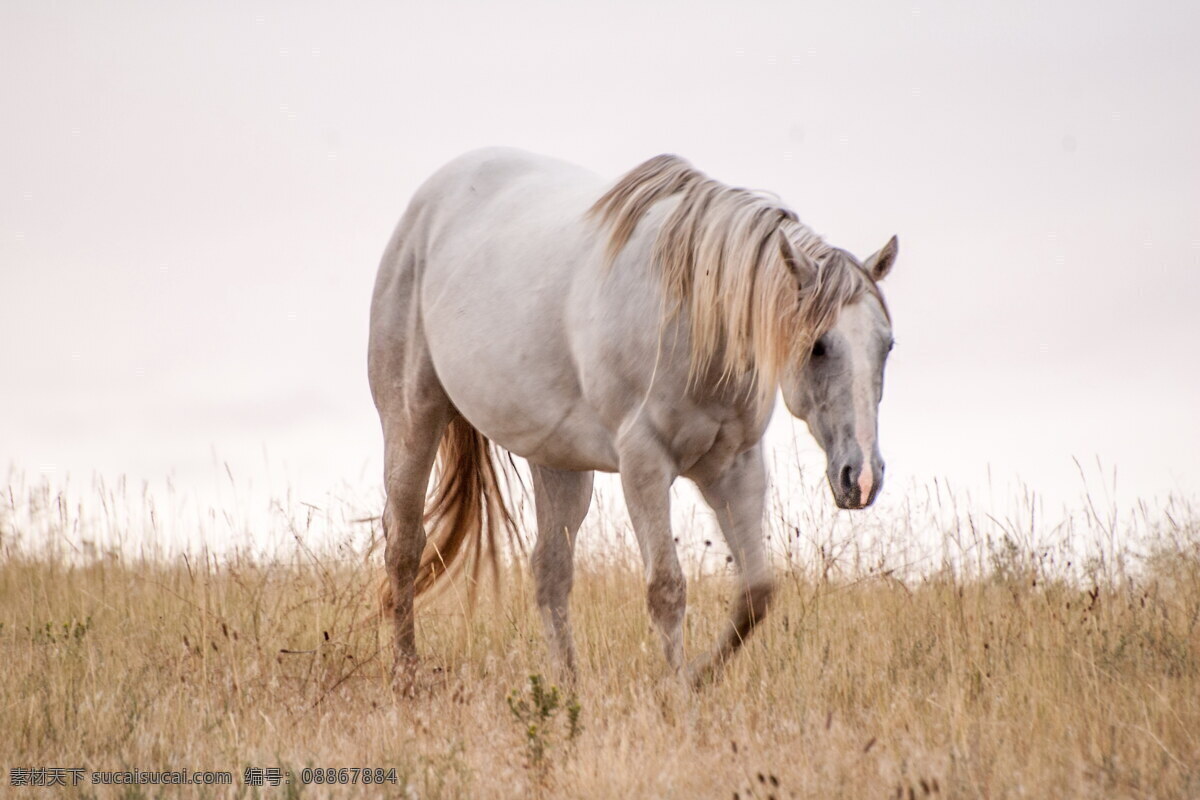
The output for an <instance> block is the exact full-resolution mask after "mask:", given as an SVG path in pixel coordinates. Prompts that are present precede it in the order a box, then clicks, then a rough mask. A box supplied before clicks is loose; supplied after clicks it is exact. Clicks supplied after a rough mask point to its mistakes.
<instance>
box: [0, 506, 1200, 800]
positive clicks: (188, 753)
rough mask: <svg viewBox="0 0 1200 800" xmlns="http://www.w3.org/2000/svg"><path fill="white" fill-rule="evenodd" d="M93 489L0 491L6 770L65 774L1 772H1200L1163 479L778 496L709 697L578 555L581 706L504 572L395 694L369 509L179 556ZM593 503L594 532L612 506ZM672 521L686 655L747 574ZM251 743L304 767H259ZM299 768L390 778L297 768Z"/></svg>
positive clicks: (418, 785) (1184, 603) (996, 792)
mask: <svg viewBox="0 0 1200 800" xmlns="http://www.w3.org/2000/svg"><path fill="white" fill-rule="evenodd" d="M104 491H105V492H107V497H106V498H105V500H104V502H103V503H100V504H98V505H95V504H94V507H93V510H92V511H91V512H88V513H84V512H83V511H81V510H80V508H81V506H80V507H77V506H74V505H72V503H71V502H69V501H67V500H64V498H63V496H62V495H59V494H56V493H55V492H54V491H52V490H50V489H48V488H47V487H44V486H42V487H39V486H37V485H33V486H28V485H21V486H18V487H17V489H12V488H10V490H9V492H8V495H7V498H6V500H5V503H4V508H3V511H0V657H2V658H0V664H2V668H0V767H3V768H4V770H5V771H4V772H3V774H0V781H2V782H3V783H2V788H0V794H9V795H12V796H20V797H33V796H43V795H44V794H48V793H49V792H51V791H53V790H46V789H17V788H13V787H12V786H11V785H10V773H11V770H12V769H13V768H20V767H38V766H42V767H83V768H85V769H87V770H122V769H142V770H152V769H174V770H178V769H184V768H186V769H189V770H192V771H197V770H227V771H230V772H232V773H233V774H234V786H233V787H224V788H217V787H192V788H190V789H188V790H186V791H185V792H182V793H185V794H190V795H196V796H208V797H225V796H246V797H250V796H263V797H267V796H279V797H285V796H286V797H294V796H299V797H324V796H328V795H341V794H343V793H345V794H363V795H367V796H390V797H429V798H436V797H528V796H548V797H549V796H554V797H597V798H600V797H604V798H608V797H721V798H730V797H739V798H749V797H756V798H766V797H778V798H784V797H822V798H824V797H855V798H858V797H880V798H886V797H893V798H894V797H901V798H912V797H947V798H950V797H987V798H1004V797H1038V798H1047V797H1200V516H1197V515H1196V514H1195V513H1194V510H1193V509H1192V508H1191V507H1190V506H1188V505H1186V504H1182V503H1179V502H1173V503H1169V504H1164V505H1162V506H1160V507H1158V508H1156V509H1146V508H1143V509H1141V510H1140V512H1138V511H1137V510H1135V514H1134V516H1135V517H1137V518H1138V520H1140V521H1137V522H1136V524H1135V523H1133V522H1129V521H1126V520H1123V519H1122V518H1121V517H1120V515H1112V516H1110V515H1108V514H1106V513H1103V512H1098V511H1097V510H1096V509H1095V508H1094V506H1093V508H1092V510H1091V511H1086V510H1085V511H1084V512H1083V514H1082V515H1081V516H1080V517H1079V518H1078V519H1076V520H1075V522H1073V523H1070V524H1067V525H1062V524H1060V525H1058V526H1049V527H1048V529H1047V528H1039V522H1038V521H1037V520H1036V519H1034V520H1033V521H1032V522H1030V521H1028V520H1026V521H1025V522H1021V521H1003V522H1001V521H997V520H990V521H989V520H986V519H985V520H984V521H983V522H980V521H979V519H977V518H976V517H975V516H974V514H973V513H968V512H964V513H959V511H958V510H955V512H954V513H953V514H950V515H942V516H940V517H939V516H938V513H936V511H937V509H938V508H942V509H943V510H944V506H945V505H946V504H948V503H949V501H948V500H947V501H941V500H937V499H936V498H937V497H938V496H939V492H940V490H939V489H934V490H932V491H931V492H930V493H929V495H928V497H930V498H934V499H935V502H934V504H933V505H921V504H920V503H917V504H910V505H909V506H907V510H905V507H901V508H899V509H896V508H893V509H892V510H891V511H887V512H882V511H881V512H880V513H879V514H878V515H876V516H874V517H867V518H865V519H868V520H870V521H871V522H870V525H869V526H868V527H870V526H874V527H872V528H871V529H870V530H867V529H862V530H858V529H846V528H844V527H839V525H841V524H842V523H840V522H839V520H843V519H845V518H846V515H833V514H829V515H827V516H825V517H820V518H817V517H804V516H803V515H800V516H797V515H796V514H795V512H793V511H792V510H790V509H789V508H787V507H786V506H787V504H785V503H780V502H777V503H776V505H775V508H774V509H773V511H772V520H773V521H772V526H771V532H772V533H771V535H772V541H773V543H774V550H775V551H776V552H775V555H776V564H777V569H778V574H779V580H780V586H779V593H778V599H777V602H776V604H775V606H774V607H773V609H772V614H771V616H770V617H769V618H768V620H767V621H766V623H765V624H764V625H763V626H762V627H761V628H760V630H759V632H758V633H757V634H756V635H755V637H754V638H753V639H752V640H751V642H750V643H749V644H748V646H747V647H746V648H745V650H744V651H743V653H742V654H741V655H740V656H739V657H738V658H737V659H736V660H735V661H734V662H733V663H732V664H731V666H730V668H729V670H728V671H727V673H726V674H725V676H724V679H723V680H722V681H721V682H720V683H718V684H717V685H715V686H712V687H710V688H708V689H706V690H704V691H701V692H698V693H691V692H690V691H688V690H686V689H684V688H682V687H681V686H680V685H679V684H678V682H676V681H674V680H672V678H671V677H670V676H668V675H667V674H666V671H665V666H664V663H663V659H662V657H661V654H660V652H659V648H658V645H657V640H656V638H655V636H654V635H653V633H652V632H651V630H650V627H649V622H648V619H647V615H646V613H645V604H644V594H643V589H642V586H641V580H640V577H639V573H638V571H637V568H636V564H635V563H633V562H632V561H631V560H630V559H629V558H627V557H625V556H624V555H622V552H621V551H620V550H619V548H618V549H617V550H610V551H607V552H600V551H597V550H593V551H592V552H590V553H589V554H585V555H584V556H583V557H582V559H581V561H582V563H581V564H580V569H579V576H578V581H577V584H576V591H575V594H574V596H573V606H572V607H573V613H574V615H575V627H576V635H577V638H578V645H579V656H580V666H581V675H580V680H579V683H578V685H577V687H576V688H577V691H576V693H575V695H574V700H575V701H576V702H577V704H578V705H577V713H578V717H577V719H576V720H574V722H575V723H576V724H573V719H572V717H573V716H574V713H573V711H572V699H573V698H572V697H571V696H570V695H569V694H568V693H567V692H566V691H565V690H563V691H561V692H560V693H559V696H558V697H557V698H554V697H553V696H552V695H550V694H549V688H548V685H549V684H551V683H553V682H554V681H555V677H554V676H553V675H550V674H548V673H547V670H546V649H545V646H544V644H543V642H542V638H541V631H540V626H539V623H538V621H537V616H536V613H535V612H534V609H533V600H532V591H531V588H532V587H531V586H530V584H529V580H528V578H527V576H526V573H525V572H524V571H523V570H521V569H518V568H516V567H513V568H511V569H510V570H509V571H508V574H507V585H506V588H505V591H504V593H503V595H502V596H500V597H499V598H498V599H497V598H495V597H494V596H492V595H489V594H488V593H486V592H484V593H482V594H481V597H482V602H481V605H480V607H479V608H478V609H477V610H476V612H475V613H474V614H473V615H468V614H467V613H466V609H465V608H464V601H463V600H462V593H461V592H456V591H450V592H447V593H446V594H444V595H443V596H441V597H440V598H438V599H437V600H436V601H434V602H432V603H430V604H427V606H426V607H425V608H424V609H423V610H422V611H421V615H420V618H419V622H418V635H419V643H420V646H421V650H422V652H423V653H424V654H425V660H424V662H423V664H422V666H421V668H420V673H419V678H418V681H417V684H416V687H415V690H414V691H412V692H409V693H405V692H399V691H396V690H394V689H393V688H392V686H391V684H390V682H389V680H388V676H389V667H390V655H389V652H388V648H387V641H388V639H387V635H388V631H387V630H386V629H384V628H381V627H380V626H379V625H378V624H377V621H376V620H375V619H374V618H373V616H372V615H373V614H374V613H375V611H376V605H375V603H376V599H375V598H376V595H375V591H374V590H375V587H376V585H377V582H378V567H377V556H373V555H370V554H368V551H369V549H370V548H369V546H368V540H369V539H370V536H371V532H372V530H373V528H374V526H373V524H372V522H371V521H370V520H365V521H364V520H361V519H360V517H359V516H356V515H358V514H360V513H361V512H359V511H356V510H355V509H345V510H344V512H345V513H343V514H342V516H341V517H338V518H337V519H335V520H334V521H333V522H332V523H331V524H330V527H331V529H344V530H359V531H360V532H361V533H362V534H363V535H362V538H361V539H360V540H355V541H353V542H349V541H347V540H338V539H336V538H333V539H328V538H326V539H324V540H323V542H322V543H321V544H316V543H314V541H315V540H316V539H318V538H319V537H317V536H316V534H315V530H316V528H317V527H319V525H320V519H316V520H315V521H314V514H317V515H318V516H319V514H318V512H317V511H314V510H313V509H312V508H311V507H309V508H307V509H306V508H304V507H301V506H299V504H293V505H294V506H295V507H297V508H300V510H301V512H302V513H299V514H297V515H295V516H292V515H290V514H289V513H288V512H287V511H284V509H285V508H288V507H290V506H288V505H287V504H281V506H280V509H279V511H280V513H281V516H280V517H279V518H278V523H279V527H280V529H281V530H283V531H284V535H282V536H280V537H279V538H280V540H281V542H283V544H281V545H280V546H279V548H278V549H277V551H276V552H274V553H271V554H265V553H255V554H250V553H247V552H245V551H242V550H239V549H237V548H230V549H227V550H226V551H225V552H222V553H220V554H215V553H212V552H208V553H206V552H205V551H204V550H203V548H200V549H198V550H197V549H192V550H191V551H190V552H187V553H186V554H184V553H170V552H166V551H153V549H146V548H145V547H140V548H139V547H131V546H128V545H126V546H121V542H120V539H121V536H122V535H123V533H122V530H123V526H124V528H126V529H131V528H132V527H136V526H137V525H140V524H143V523H147V520H149V522H148V523H147V524H150V525H152V526H153V525H159V526H162V525H166V524H167V523H166V522H164V521H163V519H162V512H161V511H158V510H155V509H150V511H153V512H154V513H150V511H147V512H146V513H141V512H138V511H136V509H135V511H134V512H131V511H130V510H129V506H130V505H132V506H135V507H136V506H138V504H139V503H142V504H143V511H145V510H146V509H145V508H144V504H145V503H146V502H148V501H146V500H145V498H144V497H142V496H140V495H139V494H138V493H136V492H132V493H129V492H127V493H125V494H124V495H123V494H122V493H120V492H113V491H111V490H107V489H106V490H104ZM102 493H103V492H102ZM813 497H814V500H813V502H816V503H824V498H823V497H822V496H821V495H820V494H819V492H816V493H814V496H813ZM123 504H124V505H123ZM826 505H827V503H826ZM318 511H319V510H318ZM327 511H328V510H326V512H322V513H327ZM155 514H157V517H158V518H157V520H155ZM1138 514H1140V516H1138ZM201 516H203V515H201ZM335 516H336V515H335ZM601 517H602V518H601V519H600V520H599V521H598V522H593V523H591V524H590V527H589V529H588V530H587V531H585V534H584V535H585V537H592V538H599V537H601V536H603V535H604V533H605V531H604V529H605V528H609V529H615V528H619V527H620V526H621V524H622V523H621V522H620V520H619V519H617V518H616V517H615V516H614V517H608V516H604V515H601ZM210 519H211V518H210ZM326 519H327V521H328V514H327V517H326ZM355 519H359V520H360V521H359V522H357V523H355V522H353V520H355ZM852 519H864V518H852ZM948 519H949V520H951V521H949V522H948V521H947V520H948ZM1130 519H1132V517H1131V518H1130ZM176 522H177V523H178V521H176ZM854 524H858V523H854ZM106 525H107V526H108V527H107V528H106V527H105V526H106ZM356 525H357V527H355V526H356ZM99 530H103V531H106V533H103V534H98V533H96V531H99ZM914 530H921V531H923V532H924V542H925V550H924V551H923V553H924V554H923V555H919V557H914V556H913V555H912V549H911V545H910V543H909V541H908V540H909V539H910V538H911V537H912V535H913V534H912V531H914ZM1039 530H1048V531H1049V533H1047V534H1039V533H1037V531H1039ZM888 531H891V532H892V534H891V537H890V538H888V537H887V536H886V535H885V534H886V533H887V532H888ZM126 532H128V531H126ZM1088 532H1093V533H1096V534H1097V535H1095V536H1093V537H1090V538H1088V537H1085V536H1084V534H1085V533H1088ZM276 533H278V531H276ZM610 533H611V534H612V536H616V537H617V538H618V539H620V538H621V537H622V536H623V537H624V538H625V539H627V538H628V532H627V531H625V532H624V533H621V534H620V536H617V533H619V532H613V531H610ZM93 534H95V535H94V536H93ZM89 537H91V538H89ZM114 537H115V539H114ZM881 537H882V538H881ZM610 538H611V537H610ZM863 541H870V542H873V543H874V544H872V545H871V547H869V548H865V549H864V546H863V545H862V542H863ZM288 542H290V544H288ZM684 545H685V547H686V549H687V552H688V563H689V570H690V572H691V580H690V584H689V593H690V603H691V604H690V608H689V612H688V617H687V641H688V646H689V648H690V649H691V650H692V652H696V651H697V649H698V648H700V647H704V646H706V645H707V644H708V643H709V642H710V641H711V639H712V638H713V637H714V636H715V635H716V633H717V631H718V630H719V628H720V626H721V625H722V623H723V619H724V607H725V604H726V602H727V601H728V599H729V595H730V592H731V591H732V583H731V580H730V576H729V575H728V574H727V573H726V568H725V566H724V558H723V557H722V556H721V555H720V553H719V547H718V545H716V544H715V543H714V544H710V545H705V544H704V542H703V540H696V541H688V540H685V541H684ZM531 675H536V676H540V677H541V679H542V680H543V683H542V684H541V685H540V686H536V687H535V686H531V683H530V676H531ZM535 690H537V691H542V692H543V694H542V695H540V696H538V697H535ZM247 767H262V768H268V767H279V768H282V769H284V770H287V771H289V772H290V775H291V780H292V783H291V784H290V785H288V786H282V787H279V788H270V787H266V788H263V789H261V790H259V789H252V788H249V787H246V786H245V785H243V777H244V770H245V769H246V768H247ZM305 767H386V768H393V767H394V768H395V770H396V774H397V782H396V784H395V785H391V784H385V785H383V786H372V787H363V786H358V787H348V788H344V789H342V788H335V789H331V788H330V787H328V786H318V785H309V786H303V785H301V784H300V782H299V781H300V777H301V770H303V769H304V768H305ZM58 791H59V792H60V793H62V794H66V795H77V796H102V797H109V796H112V797H116V796H120V797H158V796H163V797H171V796H176V795H177V794H179V793H181V791H180V790H178V789H173V788H163V787H154V786H142V787H120V788H118V787H95V786H91V785H88V784H84V785H81V786H79V787H77V788H75V789H70V788H68V789H63V790H58Z"/></svg>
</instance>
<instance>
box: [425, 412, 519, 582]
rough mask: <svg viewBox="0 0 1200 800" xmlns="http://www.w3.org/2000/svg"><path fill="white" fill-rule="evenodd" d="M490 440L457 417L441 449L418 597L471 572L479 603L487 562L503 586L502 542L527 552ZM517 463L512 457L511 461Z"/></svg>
mask: <svg viewBox="0 0 1200 800" xmlns="http://www.w3.org/2000/svg"><path fill="white" fill-rule="evenodd" d="M502 452H503V451H501V450H500V449H499V448H498V447H497V446H496V445H494V444H493V443H492V442H491V441H490V440H489V439H488V438H487V437H486V436H484V435H483V434H482V433H480V432H479V431H478V430H476V429H475V428H474V427H472V426H471V423H469V422H467V420H466V419H465V418H463V417H462V416H459V415H456V416H455V417H454V419H452V420H451V421H450V424H449V425H448V426H447V427H446V432H445V433H444V434H442V441H441V443H440V444H439V445H438V469H437V482H436V484H435V485H434V489H433V492H432V494H430V496H429V498H428V499H427V501H426V503H425V529H426V530H427V531H428V537H429V538H428V539H427V540H426V542H425V551H424V553H423V554H422V555H421V565H420V567H419V568H418V570H417V579H416V586H415V591H416V594H418V595H419V594H422V593H423V592H426V591H428V590H429V589H432V588H433V587H434V586H435V585H439V584H441V581H442V579H443V578H444V577H446V576H447V575H452V574H457V573H459V572H460V571H462V570H464V569H466V570H468V571H469V573H470V583H469V597H470V600H471V603H472V604H473V603H474V600H475V592H476V589H477V588H478V586H479V573H480V570H481V569H482V567H483V565H484V564H485V563H486V564H487V565H488V567H489V568H490V571H491V573H492V577H493V580H494V581H495V584H496V585H497V586H498V585H499V578H500V571H499V565H498V562H497V554H498V551H499V546H498V545H499V541H498V540H499V539H500V538H501V536H503V535H507V538H508V540H509V542H510V543H512V544H515V545H516V547H517V548H518V549H520V550H522V551H523V550H524V543H523V542H522V541H521V538H520V535H519V532H518V529H517V523H516V518H515V516H514V515H513V512H512V510H511V509H510V508H509V503H508V501H507V500H506V499H505V492H504V490H505V489H506V488H508V485H509V475H510V474H512V473H509V472H506V471H505V469H504V465H503V463H501V462H500V460H499V459H500V458H502V455H501V453H502ZM508 460H509V464H510V465H511V464H512V456H511V455H509V456H508Z"/></svg>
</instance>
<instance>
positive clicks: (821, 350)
mask: <svg viewBox="0 0 1200 800" xmlns="http://www.w3.org/2000/svg"><path fill="white" fill-rule="evenodd" d="M812 354H813V358H820V357H821V356H823V355H825V342H824V341H822V340H821V339H817V341H816V344H814V345H813V349H812Z"/></svg>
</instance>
